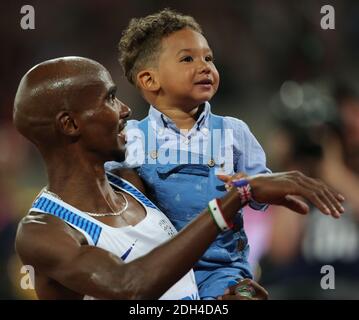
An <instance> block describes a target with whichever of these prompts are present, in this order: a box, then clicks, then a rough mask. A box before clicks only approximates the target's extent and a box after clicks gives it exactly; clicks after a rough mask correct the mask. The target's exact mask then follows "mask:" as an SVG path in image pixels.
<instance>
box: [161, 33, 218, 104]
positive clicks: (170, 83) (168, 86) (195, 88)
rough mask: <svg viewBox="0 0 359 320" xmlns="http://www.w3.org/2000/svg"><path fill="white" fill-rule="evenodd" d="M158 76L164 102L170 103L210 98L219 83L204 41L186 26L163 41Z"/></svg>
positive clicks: (209, 50) (207, 99)
mask: <svg viewBox="0 0 359 320" xmlns="http://www.w3.org/2000/svg"><path fill="white" fill-rule="evenodd" d="M161 44H162V50H161V53H160V57H159V61H158V75H159V82H160V86H161V90H162V98H163V100H162V101H163V103H164V104H167V105H169V106H171V105H172V106H182V107H189V106H196V105H198V104H201V103H203V102H205V101H209V100H210V99H211V98H212V97H213V96H214V94H215V93H216V91H217V89H218V85H219V74H218V71H217V69H216V67H215V65H214V63H213V55H212V51H211V49H210V48H209V46H208V43H207V40H206V39H205V38H204V37H203V36H202V35H201V34H200V33H198V32H196V31H193V30H192V29H189V28H186V29H182V30H179V31H177V32H174V33H173V34H171V35H170V36H168V37H166V38H164V39H163V40H162V43H161Z"/></svg>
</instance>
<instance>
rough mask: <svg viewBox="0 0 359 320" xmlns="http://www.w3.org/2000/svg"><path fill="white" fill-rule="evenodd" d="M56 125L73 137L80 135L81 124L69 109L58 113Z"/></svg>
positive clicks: (65, 133)
mask: <svg viewBox="0 0 359 320" xmlns="http://www.w3.org/2000/svg"><path fill="white" fill-rule="evenodd" d="M56 126H57V128H58V129H59V130H60V131H61V132H62V133H63V134H64V135H67V136H71V137H77V136H79V135H80V130H79V126H78V125H77V123H76V120H75V119H74V118H73V117H71V114H70V113H69V112H68V111H61V112H59V113H58V114H57V115H56Z"/></svg>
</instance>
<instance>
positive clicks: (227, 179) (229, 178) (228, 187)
mask: <svg viewBox="0 0 359 320" xmlns="http://www.w3.org/2000/svg"><path fill="white" fill-rule="evenodd" d="M246 177H248V175H246V174H245V173H243V172H239V173H236V174H235V175H233V176H229V175H222V174H219V175H217V178H218V179H219V180H222V181H223V182H224V183H225V185H224V186H225V188H226V190H227V191H230V190H231V189H232V188H233V186H232V184H231V182H232V181H234V180H239V179H242V178H246Z"/></svg>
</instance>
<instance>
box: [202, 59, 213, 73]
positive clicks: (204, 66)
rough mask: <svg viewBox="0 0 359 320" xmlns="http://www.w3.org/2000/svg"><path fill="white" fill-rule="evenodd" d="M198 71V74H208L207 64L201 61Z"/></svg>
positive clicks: (209, 69)
mask: <svg viewBox="0 0 359 320" xmlns="http://www.w3.org/2000/svg"><path fill="white" fill-rule="evenodd" d="M199 71H200V73H210V72H211V68H210V66H209V63H208V62H207V61H201V62H200V65H199Z"/></svg>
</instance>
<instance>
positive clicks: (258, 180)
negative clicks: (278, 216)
mask: <svg viewBox="0 0 359 320" xmlns="http://www.w3.org/2000/svg"><path fill="white" fill-rule="evenodd" d="M243 177H244V175H243V174H241V173H240V174H237V175H234V176H233V177H230V176H218V178H219V179H221V180H222V181H224V182H226V184H227V185H230V182H231V181H232V180H237V179H240V178H243ZM245 179H247V180H248V181H249V184H250V186H251V193H252V199H253V200H255V201H257V202H259V203H268V204H275V205H282V206H285V207H287V208H289V209H291V210H294V211H296V212H298V213H301V214H307V213H308V212H309V207H308V205H307V204H306V203H304V202H303V201H301V200H299V199H298V198H296V197H294V196H299V197H302V198H304V199H306V200H308V201H310V202H311V203H312V204H313V205H314V206H316V207H317V208H318V209H319V210H320V211H321V212H323V213H324V214H326V215H332V216H333V217H334V218H339V217H340V215H341V214H342V213H343V212H344V208H343V207H342V205H341V202H343V201H344V197H343V196H342V195H341V194H339V193H338V192H336V191H334V190H333V189H331V188H330V187H328V186H327V185H326V184H325V183H324V182H322V181H320V180H317V179H313V178H310V177H307V176H306V175H304V174H303V173H301V172H299V171H290V172H281V173H272V174H260V175H256V176H252V177H246V178H245Z"/></svg>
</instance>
